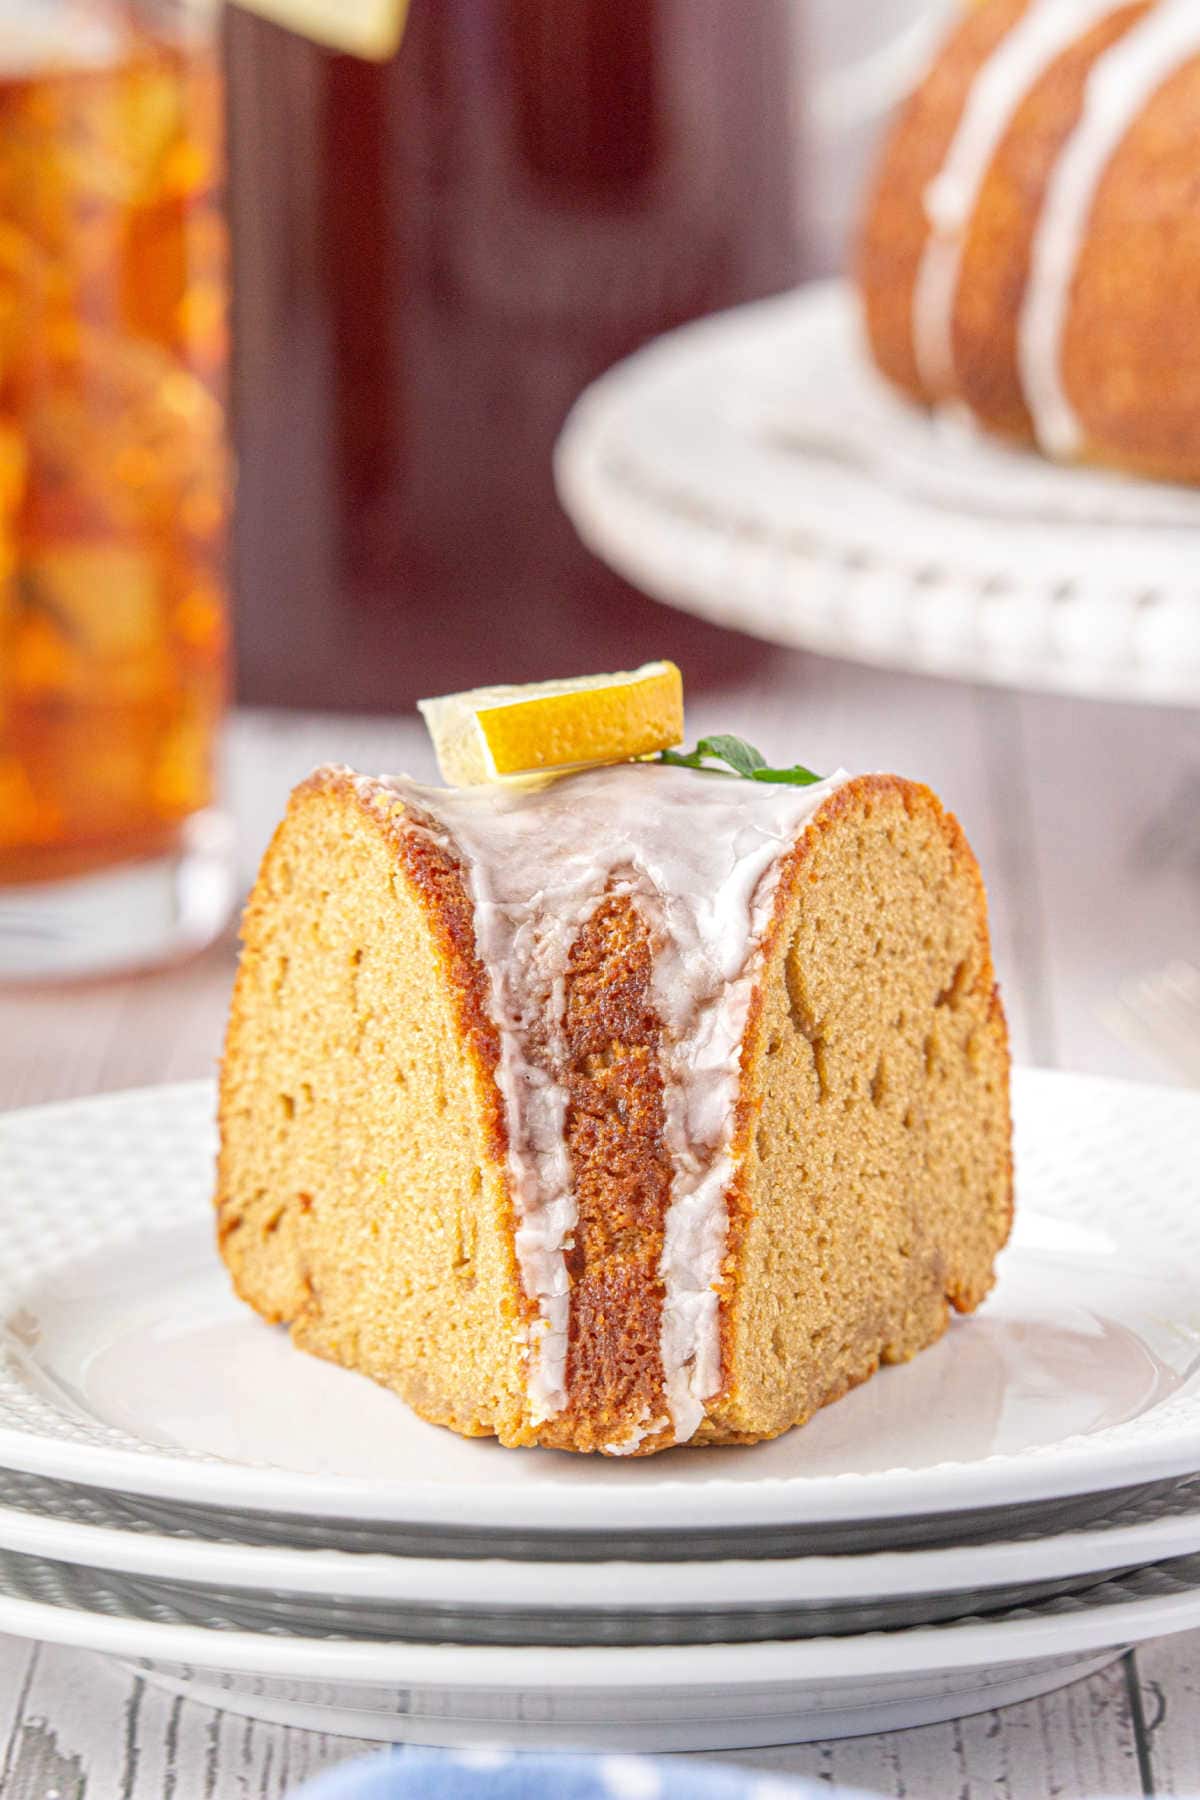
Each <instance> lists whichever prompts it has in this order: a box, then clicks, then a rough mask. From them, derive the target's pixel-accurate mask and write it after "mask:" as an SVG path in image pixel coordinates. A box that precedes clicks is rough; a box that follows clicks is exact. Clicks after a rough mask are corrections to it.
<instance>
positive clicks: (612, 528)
mask: <svg viewBox="0 0 1200 1800" xmlns="http://www.w3.org/2000/svg"><path fill="white" fill-rule="evenodd" d="M556 473H557V481H558V489H559V494H560V497H561V499H562V502H563V505H564V506H565V508H566V510H567V512H568V513H569V515H570V517H571V518H572V520H573V521H574V523H575V526H576V528H577V530H578V531H579V533H580V535H581V536H582V537H583V539H584V541H585V542H586V543H587V544H588V545H589V547H590V548H591V549H592V550H593V551H595V553H596V554H597V555H598V556H600V557H602V558H603V559H604V560H605V561H606V562H608V563H610V564H611V565H612V566H613V567H614V568H616V569H617V570H619V571H620V573H621V574H622V575H624V576H626V577H627V578H628V579H629V580H631V581H633V582H635V583H636V584H637V585H638V586H639V587H642V588H643V589H645V591H646V592H647V593H649V594H651V595H653V596H654V597H655V598H656V599H658V600H662V601H665V602H667V603H668V604H670V605H672V606H677V607H680V608H682V609H683V610H684V611H686V612H692V613H697V614H700V615H701V616H703V617H705V618H708V619H711V620H714V621H716V622H717V623H718V624H722V625H728V626H732V627H734V628H736V629H738V630H740V631H746V632H749V633H751V634H753V635H755V636H757V637H761V638H766V639H768V640H770V641H773V642H776V643H780V644H787V645H792V646H797V647H801V648H804V649H809V650H816V651H821V652H824V653H826V654H828V655H835V656H842V657H847V658H850V659H852V660H854V661H858V662H864V663H872V664H875V665H876V666H879V667H886V668H896V669H909V670H914V671H921V672H926V673H933V674H939V675H947V676H955V677H958V678H961V679H966V680H971V681H983V682H991V683H995V684H999V685H1004V686H1012V687H1021V688H1030V689H1041V690H1044V691H1052V692H1059V693H1069V694H1081V695H1089V696H1094V697H1099V698H1105V699H1122V700H1136V701H1145V702H1155V703H1158V704H1175V705H1178V704H1196V703H1200V494H1196V493H1193V492H1192V491H1190V490H1186V489H1181V488H1171V487H1164V486H1158V485H1156V484H1151V483H1146V482H1137V481H1133V480H1127V479H1124V478H1122V477H1120V476H1117V475H1114V474H1110V473H1107V472H1103V471H1096V470H1074V469H1063V468H1057V467H1054V466H1052V465H1050V464H1047V463H1044V462H1043V461H1042V460H1041V459H1040V458H1038V457H1035V456H1032V455H1028V454H1025V453H1022V452H1019V451H1010V450H1007V449H1005V448H1003V447H1001V446H998V445H996V444H993V443H991V442H990V441H988V440H985V439H983V438H982V437H980V436H979V435H978V434H976V433H975V432H973V431H972V430H971V429H970V428H969V427H968V426H966V425H965V424H964V423H963V422H962V421H961V420H957V419H946V418H931V417H929V416H927V415H926V414H924V413H922V412H920V411H918V410H917V409H916V408H913V407H910V406H908V405H907V404H905V403H904V402H903V401H901V400H899V399H898V398H896V397H895V396H894V395H892V394H891V392H890V391H889V390H888V389H887V388H886V387H885V386H884V384H883V383H882V382H881V381H880V380H879V378H878V377H877V376H876V375H875V373H874V371H873V370H872V368H871V367H870V365H869V363H868V362H867V359H866V356H865V354H864V351H863V348H862V340H861V333H860V329H859V321H858V317H857V308H856V303H855V300H854V296H853V293H852V291H851V290H850V289H849V287H848V286H847V285H846V284H844V283H841V282H832V283H823V284H820V285H817V286H813V287H810V288H807V289H802V290H801V291H799V292H798V293H794V294H788V295H784V296H782V297H781V298H779V299H774V300H768V301H764V302H760V303H759V304H757V305H754V306H748V307H741V308H738V309H737V310H736V311H734V312H730V313H725V314H720V315H718V316H717V317H715V318H711V319H704V320H701V321H699V322H698V323H696V324H693V325H689V326H685V327H684V328H683V329H682V330H680V331H676V332H674V333H672V334H671V335H670V336H668V337H665V338H661V339H659V340H657V341H656V342H655V343H653V344H651V345H649V346H648V347H647V348H646V349H644V350H642V351H640V352H639V353H638V354H637V355H635V356H633V357H631V358H630V359H629V360H628V361H627V362H624V363H621V364H619V365H618V366H617V367H616V368H614V369H612V370H610V371H609V373H608V374H606V375H604V376H602V377H601V379H600V380H599V381H597V382H596V383H594V384H593V385H592V386H591V387H590V388H588V389H587V390H586V392H585V393H584V394H583V395H582V397H581V398H580V399H579V401H578V402H577V403H576V405H575V407H574V409H573V411H572V413H571V415H570V417H569V418H568V420H567V423H566V425H565V427H564V429H563V432H562V436H561V438H560V440H559V444H558V449H557V454H556Z"/></svg>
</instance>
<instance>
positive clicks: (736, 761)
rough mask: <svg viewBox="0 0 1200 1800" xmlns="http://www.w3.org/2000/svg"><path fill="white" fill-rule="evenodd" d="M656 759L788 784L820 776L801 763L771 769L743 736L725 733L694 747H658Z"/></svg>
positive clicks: (806, 784)
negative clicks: (722, 764) (714, 766)
mask: <svg viewBox="0 0 1200 1800" xmlns="http://www.w3.org/2000/svg"><path fill="white" fill-rule="evenodd" d="M658 760H659V762H661V763H670V764H671V766H672V767H673V768H676V769H704V768H708V770H709V773H710V774H713V775H740V776H741V777H742V779H743V780H744V781H776V782H783V783H785V784H786V785H787V786H789V787H811V786H812V784H813V782H814V781H821V780H822V779H823V777H822V776H820V775H814V773H813V771H812V770H811V769H806V768H805V767H804V765H803V763H793V764H792V766H791V768H789V769H773V768H771V766H770V765H769V763H768V762H767V759H766V757H765V756H764V755H763V753H762V751H761V750H756V749H755V748H754V745H753V744H748V743H747V742H746V740H745V738H740V737H732V736H730V734H729V733H727V732H722V733H720V734H719V735H718V736H717V737H706V738H701V739H700V742H699V743H698V744H697V745H696V748H695V749H694V750H686V751H684V750H660V751H659V753H658ZM713 763H725V764H726V765H727V766H726V767H725V768H724V769H714V768H712V767H711V766H710V765H711V764H713Z"/></svg>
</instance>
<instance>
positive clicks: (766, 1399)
mask: <svg viewBox="0 0 1200 1800" xmlns="http://www.w3.org/2000/svg"><path fill="white" fill-rule="evenodd" d="M723 741H726V742H728V741H732V740H723ZM784 773H785V774H786V775H794V774H795V771H787V772H784ZM802 773H803V774H804V775H805V776H807V771H803V772H802ZM220 1125H221V1149H220V1163H219V1177H218V1194H217V1204H218V1211H219V1237H220V1243H221V1249H222V1254H223V1255H224V1258H225V1260H226V1262H227V1264H228V1266H229V1269H230V1271H231V1272H232V1275H233V1279H234V1283H235V1285H236V1287H237V1290H238V1292H239V1293H240V1294H241V1295H242V1296H243V1298H244V1299H246V1300H247V1301H249V1303H250V1304H251V1305H252V1306H253V1307H255V1308H256V1309H257V1310H258V1311H259V1312H260V1313H261V1314H262V1315H263V1316H264V1318H266V1319H268V1320H272V1321H285V1322H287V1323H288V1324H289V1325H290V1326H291V1330H292V1335H293V1337H294V1339H295V1341H296V1342H297V1343H298V1344H299V1345H301V1346H302V1347H303V1348H304V1349H306V1350H311V1351H314V1352H315V1353H316V1354H318V1355H320V1356H325V1357H330V1358H332V1359H333V1360H334V1361H336V1362H339V1363H343V1364H344V1365H346V1366H347V1367H348V1368H352V1369H358V1370H361V1371H363V1372H364V1373H365V1374H367V1375H370V1376H373V1377H374V1378H375V1379H376V1380H377V1381H380V1382H383V1383H385V1384H386V1385H387V1386H389V1387H391V1388H394V1389H395V1390H396V1391H397V1392H398V1393H400V1394H402V1395H403V1396H404V1398H405V1399H406V1400H407V1401H408V1402H409V1403H410V1404H411V1405H412V1406H413V1407H415V1408H416V1410H417V1411H418V1412H420V1413H422V1414H423V1415H424V1416H425V1417H426V1418H428V1419H431V1420H434V1421H436V1422H438V1423H440V1424H443V1425H449V1426H451V1427H453V1428H454V1429H455V1430H456V1431H459V1432H463V1433H465V1434H467V1435H471V1436H476V1435H482V1434H488V1433H494V1434H495V1435H497V1436H498V1437H499V1438H500V1439H501V1440H502V1441H503V1442H504V1443H506V1444H511V1445H525V1444H543V1445H549V1446H554V1447H558V1448H561V1449H567V1450H581V1451H590V1450H599V1451H604V1452H607V1453H609V1454H612V1455H629V1454H646V1453H648V1452H651V1451H655V1450H660V1449H663V1448H665V1447H666V1446H668V1445H671V1444H675V1443H693V1444H704V1443H716V1442H725V1443H729V1442H733V1443H744V1442H749V1441H753V1440H755V1439H759V1438H769V1437H773V1436H775V1435H776V1434H777V1433H779V1432H782V1431H785V1430H786V1429H787V1428H788V1427H789V1426H792V1425H795V1424H798V1423H800V1422H801V1421H803V1420H804V1419H807V1418H808V1417H809V1416H810V1415H811V1414H812V1413H813V1412H814V1411H815V1410H816V1409H817V1408H818V1407H820V1406H823V1405H824V1404H825V1403H826V1402H827V1401H830V1400H834V1399H836V1398H837V1397H838V1396H839V1395H840V1394H843V1393H845V1392H846V1390H847V1389H848V1388H850V1387H852V1386H853V1385H854V1384H855V1383H856V1382H860V1381H863V1380H864V1379H865V1378H866V1377H867V1376H869V1375H870V1374H871V1373H872V1371H873V1370H875V1369H876V1368H877V1367H878V1366H879V1364H880V1363H881V1362H884V1363H886V1362H896V1361H900V1360H903V1359H905V1358H907V1357H910V1356H912V1355H913V1354H914V1353H915V1352H916V1351H918V1350H920V1349H922V1348H923V1347H924V1346H925V1345H927V1344H930V1343H932V1342H933V1340H934V1339H936V1338H937V1337H938V1336H939V1335H940V1334H941V1333H942V1331H943V1330H944V1328H945V1325H946V1321H947V1317H948V1310H949V1308H950V1307H955V1308H957V1309H958V1310H959V1311H968V1310H970V1309H971V1308H973V1307H975V1306H976V1305H977V1304H978V1303H979V1301H980V1300H981V1299H982V1298H983V1297H984V1295H985V1294H986V1293H987V1291H988V1289H989V1288H990V1286H991V1284H992V1278H993V1264H994V1259H995V1256H996V1253H997V1251H998V1250H999V1249H1000V1247H1001V1245H1002V1244H1003V1243H1004V1241H1005V1238H1006V1237H1007V1234H1008V1229H1009V1222H1010V1216H1011V1160H1010V1132H1009V1112H1008V1050H1007V1041H1006V1034H1005V1025H1004V1017H1003V1013H1002V1011H1001V1008H1000V1003H999V999H998V996H997V992H996V986H995V978H994V975H993V970H992V961H991V955H990V951H989V947H988V931H987V918H986V906H985V900H984V892H983V886H982V883H981V881H980V877H979V871H978V868H977V867H976V863H975V860H974V858H973V856H972V855H971V852H970V850H969V848H968V846H967V843H966V841H965V839H964V837H963V834H962V832H961V830H960V829H959V827H958V825H957V823H956V822H955V820H954V819H953V817H952V816H951V815H950V814H948V813H946V812H944V811H943V810H942V807H941V806H940V804H939V803H938V801H937V799H936V798H935V797H934V795H933V794H932V793H930V791H929V790H928V789H927V788H924V787H921V786H918V785H916V784H914V783H912V782H908V781H904V780H901V779H900V778H898V777H896V776H891V775H868V776H861V777H857V778H853V779H852V778H850V777H848V776H840V777H835V778H833V779H830V780H828V781H822V782H819V783H817V784H816V785H811V786H804V787H798V786H789V785H783V784H780V785H772V784H771V782H770V781H769V780H764V781H762V782H759V781H756V780H739V779H734V778H732V777H730V776H728V775H720V774H717V773H714V772H705V771H702V770H700V769H697V768H693V767H690V766H689V767H668V766H663V765H662V764H658V763H648V762H636V763H634V762H631V763H626V764H623V765H620V766H613V767H607V768H599V769H595V770H591V771H588V772H584V773H577V774H572V775H567V776H565V777H563V778H561V779H559V780H556V781H553V782H551V783H550V784H549V785H543V786H534V787H525V788H516V789H508V788H503V787H496V786H492V787H467V788H462V789H453V790H452V789H446V788H432V787H423V786H419V785H418V784H416V783H415V782H412V781H410V780H407V779H405V778H400V777H393V778H370V777H364V776H359V775H355V774H353V773H351V771H349V770H348V769H343V768H324V769H320V770H318V771H317V773H316V774H315V775H313V776H312V777H310V779H309V780H307V781H306V782H304V783H303V784H302V785H301V786H300V787H299V788H298V789H297V790H296V792H295V794H294V795H293V797H292V800H291V803H290V806H289V808H288V812H287V815H286V817H285V819H284V821H283V823H282V824H281V826H280V827H279V830H278V831H277V833H276V835H275V838H274V841H273V843H272V844H271V847H270V849H269V851H268V853H267V856H266V858H265V861H264V863H263V867H262V871H261V874H260V875H259V878H258V883H257V885H256V887H255V889H254V893H253V895H252V897H251V900H250V903H249V907H248V909H247V913H246V918H245V925H244V949H243V953H242V960H241V967H240V971H239V974H238V978H237V985H236V990H235V993H234V999H233V1008H232V1015H231V1019H230V1024H229V1033H228V1040H227V1045H226V1052H225V1059H224V1066H223V1071H222V1077H221V1093H220Z"/></svg>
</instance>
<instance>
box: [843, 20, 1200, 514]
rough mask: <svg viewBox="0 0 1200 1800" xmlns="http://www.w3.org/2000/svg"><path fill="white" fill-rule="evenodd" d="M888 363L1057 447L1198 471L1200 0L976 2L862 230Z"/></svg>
mask: <svg viewBox="0 0 1200 1800" xmlns="http://www.w3.org/2000/svg"><path fill="white" fill-rule="evenodd" d="M860 285H861V289H862V294H863V299H864V303H865V313H866V324H867V331H868V336H869V340H870V344H871V349H872V352H873V355H874V357H875V360H876V362H877V363H878V365H879V367H880V369H881V370H882V371H883V373H884V374H885V375H887V376H888V377H889V378H890V380H891V381H893V382H894V383H895V384H896V385H897V386H899V387H900V388H902V389H904V391H905V392H906V393H908V394H910V395H912V396H913V397H914V398H915V399H918V400H921V401H923V402H925V403H926V404H927V405H930V406H943V405H949V406H956V407H959V408H962V409H965V410H966V411H967V412H968V413H969V415H970V416H972V417H973V418H974V419H975V420H977V421H978V422H979V423H980V424H981V425H983V426H984V427H985V428H987V429H989V430H991V431H994V432H998V433H1001V434H1003V435H1004V436H1006V437H1008V438H1010V439H1016V440H1020V441H1024V442H1032V443H1035V444H1036V445H1037V446H1038V447H1039V448H1040V449H1041V450H1043V451H1044V452H1045V453H1046V454H1047V455H1049V456H1053V457H1056V458H1060V459H1064V460H1078V461H1093V462H1098V463H1106V464H1110V465H1114V466H1116V467H1119V468H1121V469H1125V470H1128V471H1132V472H1135V473H1140V474H1145V475H1150V476H1156V477H1159V478H1162V479H1169V480H1175V481H1187V482H1200V331H1198V330H1197V327H1196V321H1197V318H1200V0H1133V3H1132V4H1131V3H1129V0H1126V3H1125V4H1117V3H1116V0H982V3H981V4H977V5H974V6H971V7H970V8H969V9H967V10H966V11H965V12H964V14H963V17H962V19H961V20H960V21H959V22H958V23H957V25H956V28H955V29H954V30H953V32H952V34H951V36H950V38H949V40H948V41H947V42H946V43H945V44H944V46H943V47H942V49H941V52H940V54H939V55H938V56H937V58H936V59H935V61H934V63H933V66H932V68H931V69H930V70H929V73H928V74H927V76H926V77H925V79H924V81H923V82H922V83H921V84H920V86H919V87H918V89H917V90H916V92H915V93H914V94H913V95H912V97H911V99H910V100H909V101H908V103H907V105H906V106H905V107H904V109H903V110H902V113H901V115H900V117H899V119H898V121H897V123H896V125H895V127H894V129H893V130H892V132H891V134H890V137H889V139H888V141H887V143H886V145H885V148H884V151H883V155H882V159H881V161H880V165H879V170H878V175H877V178H876V182H875V186H874V191H873V194H872V195H871V198H870V201H869V205H868V209H867V214H866V221H865V227H864V231H863V237H862V245H861V257H860Z"/></svg>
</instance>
